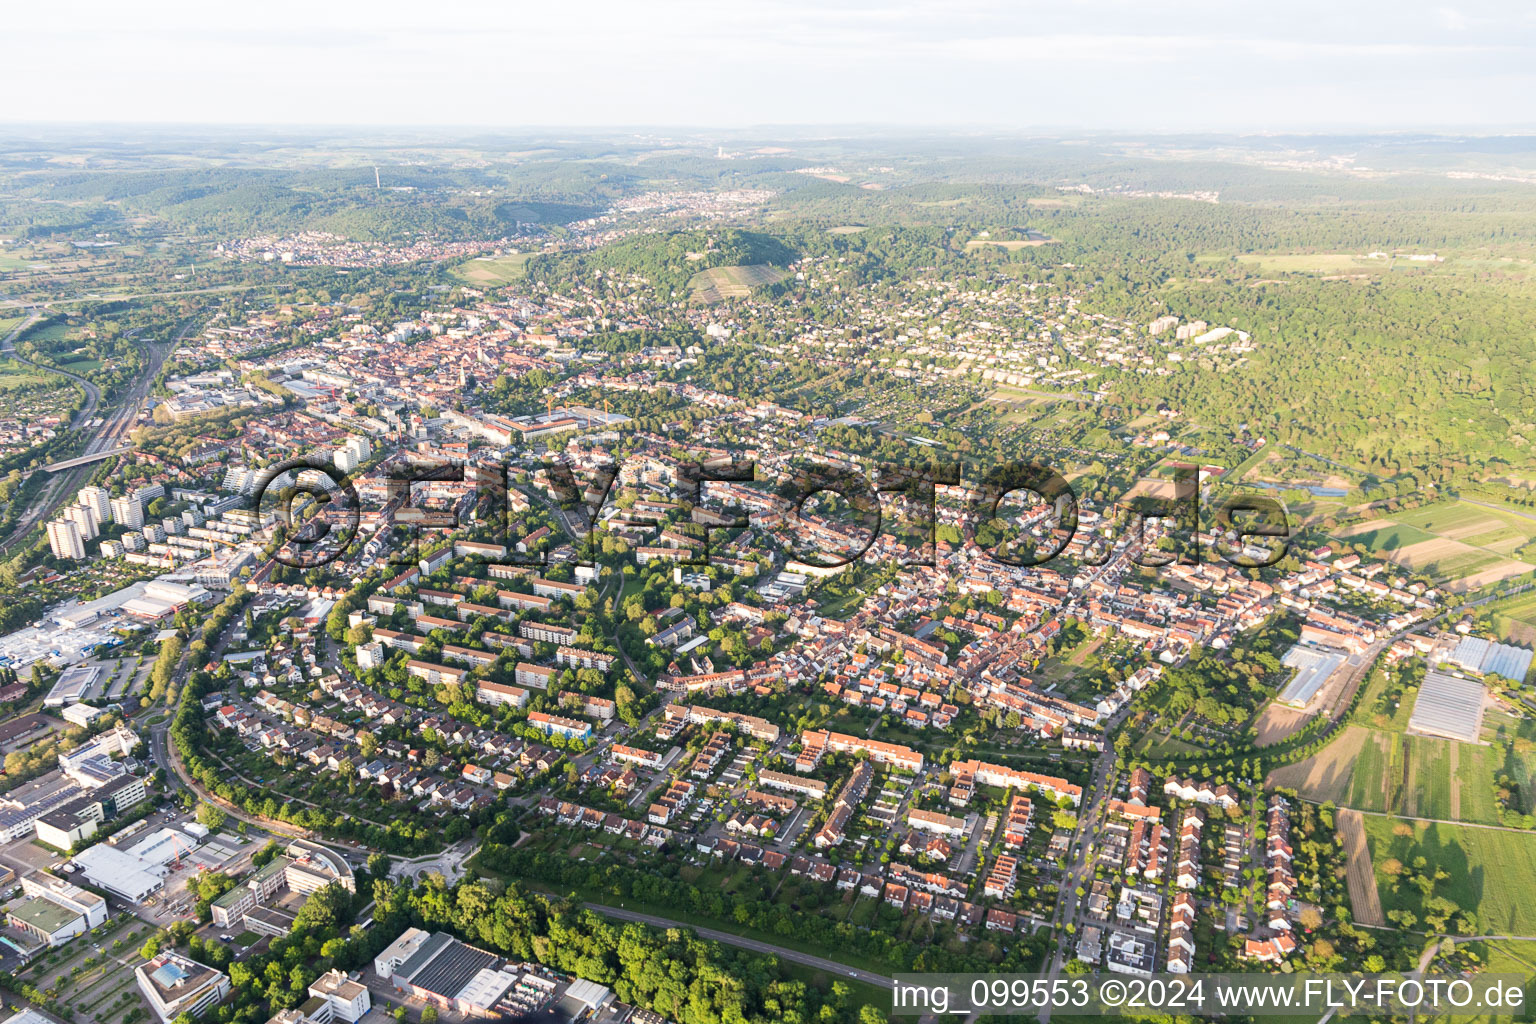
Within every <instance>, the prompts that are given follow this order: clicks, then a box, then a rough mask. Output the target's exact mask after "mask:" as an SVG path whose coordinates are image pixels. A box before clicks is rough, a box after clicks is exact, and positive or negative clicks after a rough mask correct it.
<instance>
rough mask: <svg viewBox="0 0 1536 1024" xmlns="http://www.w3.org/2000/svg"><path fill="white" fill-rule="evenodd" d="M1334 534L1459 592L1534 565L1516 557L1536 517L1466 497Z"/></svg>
mask: <svg viewBox="0 0 1536 1024" xmlns="http://www.w3.org/2000/svg"><path fill="white" fill-rule="evenodd" d="M1334 536H1335V537H1337V538H1338V539H1339V540H1342V541H1344V542H1345V543H1347V544H1350V545H1361V546H1363V547H1364V548H1366V549H1367V550H1368V551H1370V553H1371V554H1373V555H1377V556H1379V557H1381V558H1385V559H1388V560H1390V561H1392V562H1396V563H1397V564H1398V565H1401V566H1403V567H1404V568H1405V569H1409V570H1411V571H1413V572H1415V573H1421V574H1423V575H1426V576H1430V577H1433V578H1434V579H1436V580H1439V581H1442V582H1443V581H1450V582H1449V583H1448V584H1447V587H1448V589H1451V590H1455V591H1461V592H1465V591H1468V590H1475V589H1477V588H1479V587H1483V586H1487V585H1489V584H1491V583H1496V582H1498V581H1499V580H1502V579H1508V578H1510V577H1513V576H1519V575H1523V574H1524V573H1527V572H1530V571H1532V570H1533V569H1536V566H1533V565H1531V564H1530V563H1528V562H1524V561H1521V560H1519V559H1517V558H1514V557H1512V556H1514V555H1515V554H1516V552H1519V551H1521V549H1523V548H1525V547H1526V546H1527V545H1528V544H1530V542H1531V539H1532V538H1533V537H1536V519H1528V518H1525V517H1523V516H1520V515H1516V514H1515V513H1512V512H1508V511H1505V510H1503V509H1496V508H1487V507H1484V506H1482V505H1473V504H1471V503H1469V502H1465V501H1453V502H1446V503H1442V504H1439V505H1430V506H1426V507H1424V508H1417V509H1412V510H1410V511H1407V512H1403V513H1400V514H1397V515H1394V516H1392V517H1391V518H1390V519H1373V520H1368V521H1366V522H1363V523H1356V524H1354V525H1352V526H1348V527H1345V528H1344V529H1342V530H1339V531H1338V532H1337V533H1335V535H1334Z"/></svg>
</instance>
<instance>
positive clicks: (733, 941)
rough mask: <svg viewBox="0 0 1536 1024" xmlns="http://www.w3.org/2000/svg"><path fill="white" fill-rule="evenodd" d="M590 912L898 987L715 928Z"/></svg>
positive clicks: (604, 909)
mask: <svg viewBox="0 0 1536 1024" xmlns="http://www.w3.org/2000/svg"><path fill="white" fill-rule="evenodd" d="M582 905H583V906H584V907H586V908H587V909H588V910H594V911H596V912H597V913H599V914H602V915H603V916H604V917H612V918H616V919H618V920H620V921H635V922H637V923H639V924H648V925H650V926H651V927H653V928H683V929H686V930H688V931H691V932H694V933H695V934H697V935H698V936H699V937H700V938H701V939H708V940H710V941H711V942H718V943H721V944H722V945H726V946H735V947H737V948H738V949H745V950H749V951H751V952H753V953H767V954H769V955H770V956H775V957H778V958H779V959H780V960H788V961H789V962H790V963H795V964H802V965H804V966H806V967H814V968H816V969H817V970H819V971H826V972H827V973H829V974H836V975H840V976H842V977H847V978H852V979H854V980H855V981H862V982H865V983H866V984H870V985H879V986H880V987H881V988H895V987H896V982H895V981H893V980H892V979H890V978H887V977H886V976H885V975H883V974H873V973H871V972H869V971H860V970H855V969H854V968H852V967H849V966H848V965H846V964H840V963H838V962H837V961H835V960H827V959H825V958H823V957H819V956H812V955H811V954H809V953H801V952H799V951H798V950H793V949H785V948H784V947H783V946H773V945H769V944H768V943H766V942H759V941H758V940H756V939H748V938H745V937H743V936H740V935H732V934H731V933H730V932H719V931H715V930H714V929H713V928H700V927H699V926H698V925H692V924H684V923H683V922H682V921H669V920H667V919H666V918H664V917H654V916H652V915H650V914H639V913H636V912H635V911H633V910H625V909H623V908H622V907H608V906H604V905H603V904H601V903H584V904H582Z"/></svg>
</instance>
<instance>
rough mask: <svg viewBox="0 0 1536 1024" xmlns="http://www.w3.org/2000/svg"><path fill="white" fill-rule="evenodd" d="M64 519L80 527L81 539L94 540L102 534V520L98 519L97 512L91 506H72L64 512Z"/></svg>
mask: <svg viewBox="0 0 1536 1024" xmlns="http://www.w3.org/2000/svg"><path fill="white" fill-rule="evenodd" d="M64 518H65V519H68V520H69V521H70V522H72V523H74V524H75V525H76V526H78V527H80V538H81V539H82V540H92V539H93V538H95V536H96V535H97V534H98V533H100V532H101V520H100V519H97V518H96V510H95V509H94V508H92V507H91V506H89V505H71V506H69V507H68V508H66V509H65V510H64Z"/></svg>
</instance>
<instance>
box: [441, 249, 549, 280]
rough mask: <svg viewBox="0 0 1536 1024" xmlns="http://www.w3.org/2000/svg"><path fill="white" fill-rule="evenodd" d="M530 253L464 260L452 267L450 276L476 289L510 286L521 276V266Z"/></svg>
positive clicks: (526, 260)
mask: <svg viewBox="0 0 1536 1024" xmlns="http://www.w3.org/2000/svg"><path fill="white" fill-rule="evenodd" d="M530 255H532V254H531V253H526V252H520V253H513V254H512V255H510V256H484V257H480V258H477V259H472V260H466V261H465V262H463V263H460V264H459V265H458V266H456V267H454V268H453V270H452V274H453V276H454V277H456V278H458V279H459V280H460V281H463V282H464V283H465V284H468V285H473V286H475V287H477V288H495V287H498V286H500V285H504V284H511V283H512V282H513V281H517V280H520V279H521V278H522V276H523V264H525V263H527V262H528V257H529V256H530Z"/></svg>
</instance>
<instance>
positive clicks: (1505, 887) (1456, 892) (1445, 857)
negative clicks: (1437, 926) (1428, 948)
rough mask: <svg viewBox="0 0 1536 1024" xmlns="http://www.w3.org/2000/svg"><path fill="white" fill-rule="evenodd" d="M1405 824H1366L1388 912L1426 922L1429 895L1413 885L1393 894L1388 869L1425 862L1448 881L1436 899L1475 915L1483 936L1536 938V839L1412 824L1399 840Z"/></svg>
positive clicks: (1371, 820)
mask: <svg viewBox="0 0 1536 1024" xmlns="http://www.w3.org/2000/svg"><path fill="white" fill-rule="evenodd" d="M1401 820H1402V819H1398V818H1392V817H1387V816H1382V815H1367V816H1366V820H1365V829H1366V836H1367V840H1368V842H1369V844H1370V849H1371V860H1372V862H1373V864H1374V865H1375V870H1376V885H1377V888H1378V890H1379V892H1380V893H1381V901H1382V905H1383V906H1384V907H1385V908H1386V910H1387V911H1388V912H1391V911H1393V910H1407V911H1410V912H1412V913H1414V914H1417V915H1420V917H1422V916H1423V912H1424V903H1425V896H1424V894H1423V893H1422V892H1421V891H1420V889H1419V888H1418V887H1417V886H1415V885H1412V884H1408V883H1399V884H1397V887H1396V891H1395V892H1394V891H1393V883H1394V880H1393V879H1392V877H1391V876H1390V874H1389V865H1387V863H1386V862H1387V861H1388V860H1394V859H1395V860H1396V861H1398V862H1399V863H1400V864H1405V865H1412V864H1414V863H1415V862H1416V861H1417V859H1418V858H1420V857H1423V858H1424V861H1425V864H1426V870H1428V871H1431V872H1433V871H1434V870H1435V869H1443V870H1444V871H1445V872H1446V873H1447V874H1448V875H1449V877H1448V878H1446V879H1444V880H1442V881H1440V882H1439V883H1438V884H1437V886H1436V888H1435V895H1436V896H1443V897H1445V898H1447V899H1450V900H1451V901H1452V902H1454V903H1455V904H1456V905H1457V906H1458V907H1461V908H1463V909H1467V910H1472V911H1474V912H1475V913H1476V914H1477V923H1478V926H1479V928H1480V929H1482V930H1483V932H1486V933H1488V934H1509V935H1532V934H1536V901H1532V900H1531V899H1530V898H1529V897H1530V893H1531V892H1532V891H1536V834H1527V833H1520V832H1503V831H1498V830H1495V829H1486V828H1471V827H1467V826H1464V825H1447V824H1426V823H1423V822H1410V823H1409V824H1410V825H1411V826H1412V828H1413V832H1412V835H1409V836H1397V835H1394V834H1393V833H1394V826H1395V825H1397V824H1398V822H1399V821H1401ZM1481 933H1482V932H1480V933H1479V934H1481Z"/></svg>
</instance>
